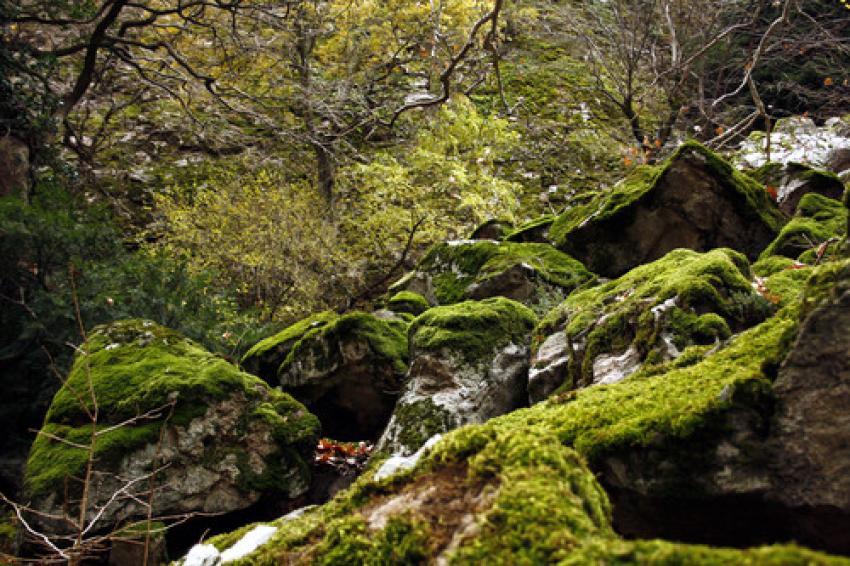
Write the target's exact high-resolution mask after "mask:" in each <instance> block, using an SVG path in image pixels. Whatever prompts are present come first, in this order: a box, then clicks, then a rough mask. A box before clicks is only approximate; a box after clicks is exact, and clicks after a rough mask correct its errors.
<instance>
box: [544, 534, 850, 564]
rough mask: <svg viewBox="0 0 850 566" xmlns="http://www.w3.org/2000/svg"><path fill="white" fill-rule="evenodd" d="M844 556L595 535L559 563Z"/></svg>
mask: <svg viewBox="0 0 850 566" xmlns="http://www.w3.org/2000/svg"><path fill="white" fill-rule="evenodd" d="M847 563H848V560H847V559H846V558H840V557H836V556H828V555H825V554H822V553H820V552H814V551H811V550H808V549H805V548H800V547H798V546H794V545H774V546H765V547H759V548H748V549H741V550H739V549H732V548H712V547H709V546H702V545H695V544H680V543H673V542H667V541H662V540H640V541H624V540H616V541H612V540H606V539H594V540H591V541H589V542H588V544H586V545H584V546H583V547H582V548H581V549H579V550H578V551H577V552H575V553H574V554H572V555H571V556H570V557H569V559H567V560H564V561H563V562H561V563H560V564H561V566H571V565H575V566H579V565H584V564H622V565H627V564H652V565H653V566H681V565H683V564H688V565H694V566H726V565H727V564H739V565H742V566H815V565H817V566H822V565H827V564H836V565H839V564H847Z"/></svg>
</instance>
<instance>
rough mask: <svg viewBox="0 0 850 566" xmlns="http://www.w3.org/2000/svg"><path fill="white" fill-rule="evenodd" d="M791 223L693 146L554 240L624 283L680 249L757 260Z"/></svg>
mask: <svg viewBox="0 0 850 566" xmlns="http://www.w3.org/2000/svg"><path fill="white" fill-rule="evenodd" d="M784 222H785V217H784V215H783V214H782V213H781V212H780V211H779V210H778V209H777V207H776V205H775V204H774V203H773V202H772V201H771V200H770V198H769V196H768V195H767V193H766V192H765V190H764V187H763V186H762V185H760V184H759V183H758V182H756V181H755V180H754V179H752V178H750V177H748V176H746V175H744V174H742V173H740V172H738V171H736V170H734V169H733V168H732V166H731V165H729V163H727V162H726V161H724V160H723V159H722V158H721V157H719V156H717V155H716V154H714V153H712V152H711V151H709V150H707V149H706V148H704V147H703V146H701V145H699V144H697V143H695V142H687V143H685V144H683V145H682V146H681V147H679V149H678V150H676V152H675V153H674V154H673V155H672V156H671V157H670V159H668V160H667V161H666V162H665V163H663V164H662V165H659V166H657V167H649V166H641V167H638V168H636V169H635V171H634V172H633V173H632V174H631V175H630V176H629V177H627V178H626V179H624V180H623V181H621V182H620V183H618V184H617V185H615V186H614V187H613V188H612V189H611V190H610V191H607V192H605V193H603V194H601V195H600V196H599V197H597V198H595V199H593V200H592V201H590V202H589V203H587V204H585V205H582V206H578V207H574V208H572V209H570V210H568V211H567V212H565V213H563V214H562V215H560V216H559V217H558V218H557V219H556V220H555V222H554V224H553V225H552V227H551V229H550V231H549V236H550V238H552V240H553V241H554V242H555V245H556V246H557V247H558V248H559V249H561V250H563V251H565V252H566V253H568V254H570V255H571V256H573V257H575V258H576V259H578V260H579V261H581V262H583V263H584V264H585V265H586V266H587V268H588V269H590V270H591V271H593V272H595V273H599V274H601V275H604V276H606V277H618V276H620V275H622V274H623V273H625V272H626V271H628V270H629V269H632V268H634V267H635V266H637V265H641V264H644V263H647V262H650V261H653V260H655V259H658V258H660V257H661V256H663V255H664V254H666V253H667V252H669V251H671V250H673V249H676V248H689V249H693V250H696V251H708V250H711V249H714V248H719V247H729V248H732V249H735V250H737V251H740V252H742V253H744V254H745V255H746V256H747V257H748V258H749V259H750V260H755V259H756V258H757V257H758V255H759V253H761V251H762V250H763V249H764V248H765V247H766V246H767V245H768V244H769V243H770V241H771V240H772V239H773V238H774V237H775V235H776V233H777V232H778V231H779V229H780V228H781V227H782V225H783V224H784Z"/></svg>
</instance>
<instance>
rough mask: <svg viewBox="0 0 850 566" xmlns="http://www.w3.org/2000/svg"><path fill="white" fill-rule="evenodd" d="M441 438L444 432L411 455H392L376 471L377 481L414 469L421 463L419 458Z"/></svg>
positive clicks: (430, 439)
mask: <svg viewBox="0 0 850 566" xmlns="http://www.w3.org/2000/svg"><path fill="white" fill-rule="evenodd" d="M441 438H443V435H442V434H435V435H434V436H432V437H431V438H429V439H428V440H427V441H426V442H425V444H424V445H423V446H422V448H420V449H419V450H417V451H416V452H414V453H413V454H411V455H410V456H403V455H401V454H395V455H393V456H390V457H389V458H388V459H387V461H386V462H384V463H383V464H381V467H380V468H378V471H377V472H375V481H380V480H382V479H384V478H388V477H390V476H392V475H394V474H397V473H398V472H402V471H404V470H410V469H412V468H413V467H414V466H416V464H418V463H419V459H420V458H422V456H423V455H424V454H425V453H426V452H429V451H430V450H431V448H433V447H434V445H435V444H437V442H439V441H440V439H441Z"/></svg>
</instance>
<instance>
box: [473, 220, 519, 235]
mask: <svg viewBox="0 0 850 566" xmlns="http://www.w3.org/2000/svg"><path fill="white" fill-rule="evenodd" d="M513 229H514V225H513V223H511V222H510V221H509V220H499V219H496V218H494V219H492V220H488V221H487V222H484V223H483V224H481V225H480V226H478V227H477V228H476V229H475V230H473V231H472V234H470V236H469V239H470V240H501V239H502V238H504V237H505V235H506V234H509V233H510V232H512V231H513Z"/></svg>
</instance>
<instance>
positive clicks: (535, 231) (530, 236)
mask: <svg viewBox="0 0 850 566" xmlns="http://www.w3.org/2000/svg"><path fill="white" fill-rule="evenodd" d="M554 221H555V216H553V215H545V216H541V217H539V218H535V219H534V220H531V221H529V222H526V223H525V224H523V225H522V226H519V227H518V228H517V229H516V230H513V231H511V232H508V233H507V234H505V237H504V240H505V241H506V242H541V241H548V237H547V234H548V232H549V227H550V226H552V223H553V222H554Z"/></svg>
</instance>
